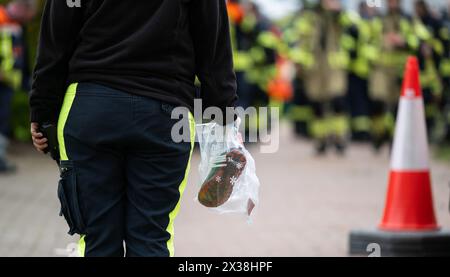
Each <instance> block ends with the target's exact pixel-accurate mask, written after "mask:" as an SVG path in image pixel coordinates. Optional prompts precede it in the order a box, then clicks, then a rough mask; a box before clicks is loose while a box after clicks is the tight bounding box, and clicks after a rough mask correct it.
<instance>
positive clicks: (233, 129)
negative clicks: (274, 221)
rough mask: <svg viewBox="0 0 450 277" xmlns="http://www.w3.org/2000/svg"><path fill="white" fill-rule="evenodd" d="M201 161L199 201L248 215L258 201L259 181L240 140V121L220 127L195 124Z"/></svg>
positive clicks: (214, 209) (252, 162)
mask: <svg viewBox="0 0 450 277" xmlns="http://www.w3.org/2000/svg"><path fill="white" fill-rule="evenodd" d="M197 134H198V140H199V144H200V154H201V162H200V166H199V172H200V180H201V183H200V191H199V193H198V195H197V200H198V201H199V202H200V204H202V205H204V206H206V207H208V208H210V209H211V210H213V211H215V212H218V213H221V214H223V213H237V214H244V215H247V216H249V217H250V215H251V214H252V212H253V209H254V208H255V206H256V205H257V204H258V192H259V186H260V183H259V180H258V177H257V176H256V167H255V161H254V159H253V157H252V156H251V155H250V153H249V152H248V151H247V149H245V147H244V145H243V143H242V137H241V136H240V133H239V120H238V121H236V123H234V124H230V125H227V126H221V125H219V124H217V123H215V122H212V123H207V124H199V125H197Z"/></svg>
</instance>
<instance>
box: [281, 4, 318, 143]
mask: <svg viewBox="0 0 450 277" xmlns="http://www.w3.org/2000/svg"><path fill="white" fill-rule="evenodd" d="M302 2H303V3H302V9H301V10H299V11H298V12H297V13H296V14H294V15H293V17H292V18H291V19H290V20H289V22H287V23H286V26H284V28H283V34H282V42H283V45H285V48H286V49H288V51H287V52H286V53H285V54H286V57H287V58H288V59H289V60H290V61H292V62H293V63H294V65H295V67H296V69H297V70H296V74H295V75H294V77H293V80H292V87H293V92H294V93H293V99H292V101H291V102H290V103H289V105H288V109H287V115H288V117H289V119H290V120H291V121H292V123H293V125H294V133H295V134H296V135H297V136H299V137H307V138H308V137H311V133H310V131H309V130H310V126H311V124H312V121H313V119H314V113H313V109H312V107H311V105H310V102H309V99H308V95H307V93H306V90H305V84H304V78H303V76H302V68H305V67H306V68H308V67H310V66H311V65H312V64H313V62H314V57H313V55H312V54H311V53H310V51H309V50H308V49H307V47H306V46H305V45H304V44H303V45H302V44H301V41H300V39H301V38H303V37H304V36H305V35H303V34H306V33H307V32H309V30H310V29H311V28H312V26H311V23H310V22H309V20H305V15H306V17H310V16H311V14H313V12H314V10H315V9H316V8H317V7H316V5H317V4H314V3H310V2H306V1H302ZM281 52H282V53H283V51H281Z"/></svg>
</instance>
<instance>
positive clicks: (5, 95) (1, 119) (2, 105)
mask: <svg viewBox="0 0 450 277" xmlns="http://www.w3.org/2000/svg"><path fill="white" fill-rule="evenodd" d="M13 93H14V91H13V90H12V89H11V88H10V87H8V86H6V85H4V84H1V83H0V135H4V136H7V135H9V131H10V130H9V127H10V126H9V121H10V119H11V118H10V117H11V102H12V97H13Z"/></svg>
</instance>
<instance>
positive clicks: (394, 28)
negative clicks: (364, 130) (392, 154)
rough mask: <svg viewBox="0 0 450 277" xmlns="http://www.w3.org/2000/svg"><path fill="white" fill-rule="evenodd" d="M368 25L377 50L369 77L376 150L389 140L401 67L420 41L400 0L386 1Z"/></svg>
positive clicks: (391, 134) (402, 67)
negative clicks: (384, 9) (385, 8)
mask: <svg viewBox="0 0 450 277" xmlns="http://www.w3.org/2000/svg"><path fill="white" fill-rule="evenodd" d="M371 27H372V28H371V29H372V36H371V37H372V38H371V40H372V41H371V43H372V45H374V46H375V47H376V49H377V53H376V58H375V59H374V62H373V67H372V72H371V74H370V78H369V96H370V97H371V102H372V105H371V106H372V107H371V109H372V128H371V132H372V135H371V137H372V140H373V145H374V148H375V149H376V150H379V149H380V148H381V147H382V146H383V145H384V144H385V143H387V142H390V141H391V139H392V136H393V132H394V122H395V120H394V117H395V113H396V112H395V111H396V108H397V102H398V99H399V93H400V88H401V80H402V77H403V70H404V66H405V63H406V60H407V57H408V55H411V54H415V53H416V51H417V50H418V47H419V40H418V38H417V36H416V34H415V33H414V28H413V24H412V21H411V19H410V18H409V17H408V16H406V15H405V14H404V13H403V11H402V10H401V1H400V0H388V11H387V13H386V14H385V15H383V16H380V17H377V18H375V19H374V20H373V21H372V26H371Z"/></svg>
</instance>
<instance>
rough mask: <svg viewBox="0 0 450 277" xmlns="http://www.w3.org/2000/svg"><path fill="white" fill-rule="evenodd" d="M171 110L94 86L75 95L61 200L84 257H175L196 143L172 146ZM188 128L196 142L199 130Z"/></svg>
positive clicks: (65, 111)
mask: <svg viewBox="0 0 450 277" xmlns="http://www.w3.org/2000/svg"><path fill="white" fill-rule="evenodd" d="M172 110H173V107H172V106H171V105H169V104H166V103H162V102H161V101H158V100H154V99H150V98H145V97H140V96H135V95H131V94H128V93H125V92H121V91H117V90H114V89H111V88H107V87H104V86H100V85H96V84H85V83H82V84H73V85H71V86H70V87H69V89H68V91H67V93H66V96H65V100H64V104H63V107H62V110H61V114H60V118H59V122H58V141H59V144H60V151H61V160H62V161H61V180H60V183H59V187H58V196H59V198H60V201H61V207H62V214H63V215H64V217H65V218H66V220H67V222H68V224H69V227H70V231H69V233H70V234H75V233H78V234H80V235H81V239H80V244H79V252H80V254H81V255H85V256H124V255H126V256H169V255H170V256H172V255H173V221H174V219H175V217H176V215H177V213H178V210H179V205H180V198H181V195H182V194H183V191H184V187H185V185H186V181H187V172H188V171H189V161H190V157H191V154H192V148H193V141H187V142H181V143H175V142H174V141H173V140H172V138H171V129H172V126H173V125H174V124H175V123H177V122H178V121H179V120H175V119H171V111H172ZM184 120H189V122H188V126H189V130H188V131H189V132H190V138H192V135H193V134H194V132H195V129H194V128H195V123H194V121H193V119H192V117H190V116H189V118H184ZM124 245H125V249H124Z"/></svg>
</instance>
